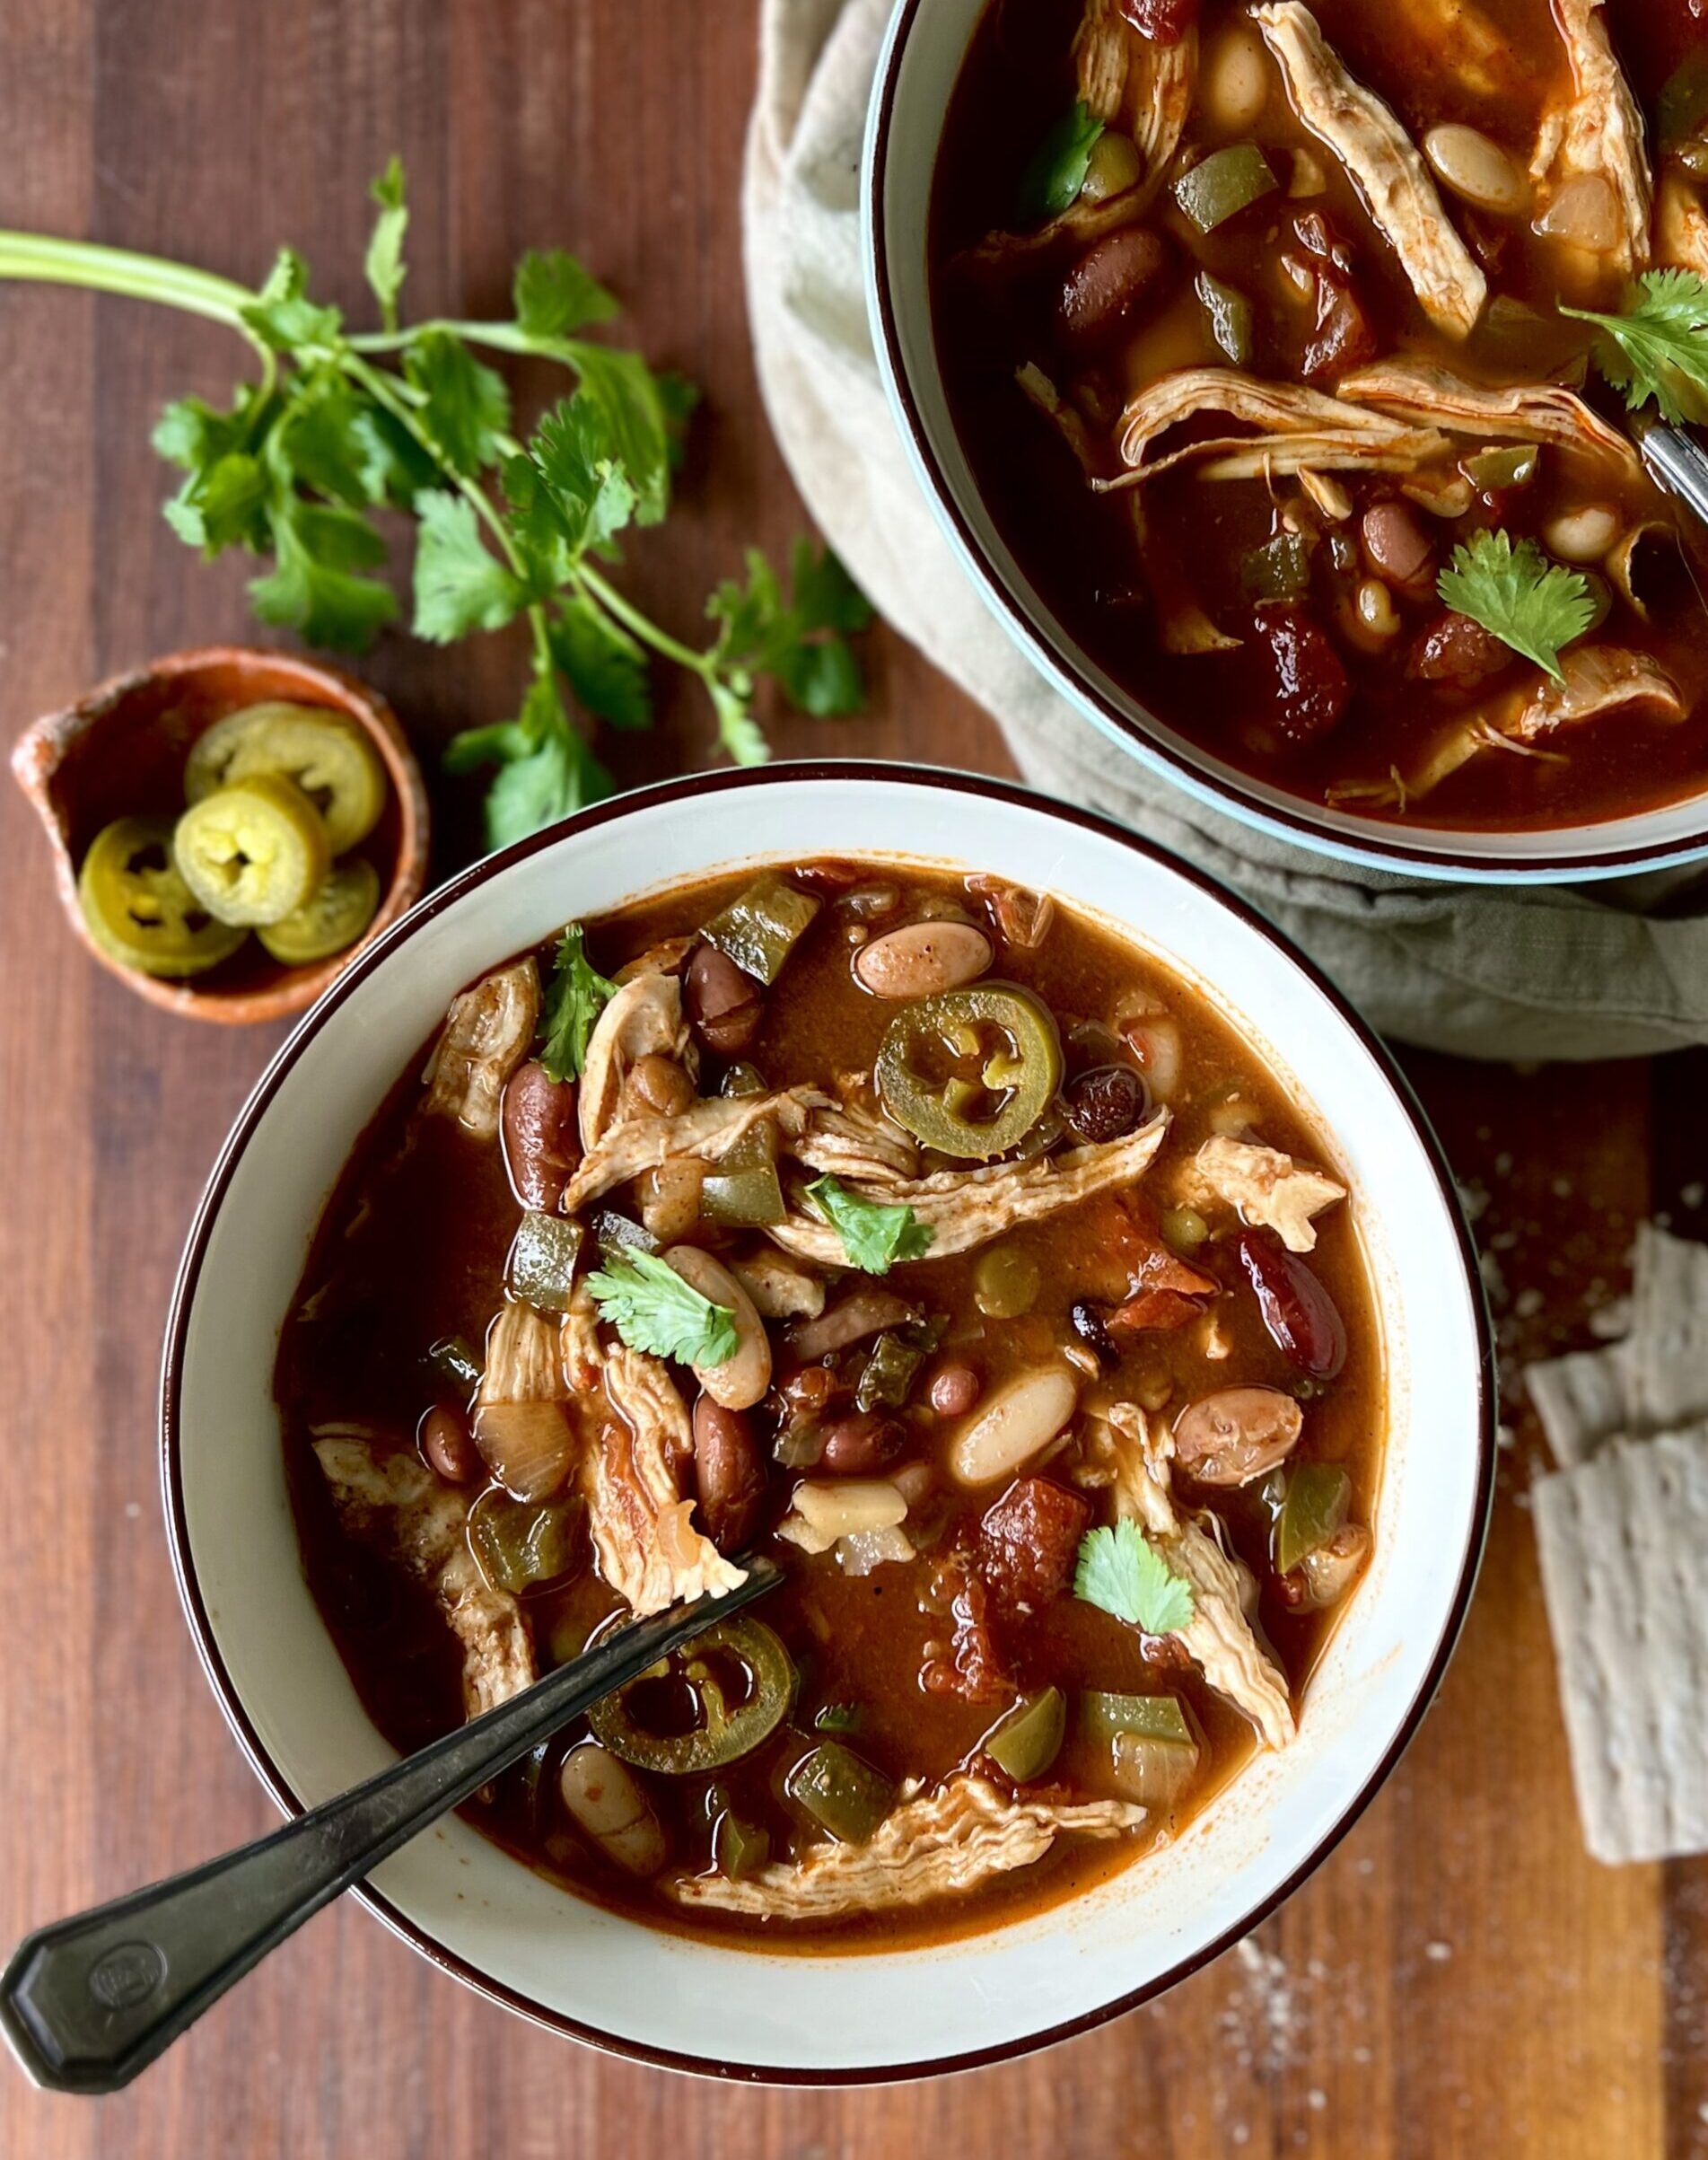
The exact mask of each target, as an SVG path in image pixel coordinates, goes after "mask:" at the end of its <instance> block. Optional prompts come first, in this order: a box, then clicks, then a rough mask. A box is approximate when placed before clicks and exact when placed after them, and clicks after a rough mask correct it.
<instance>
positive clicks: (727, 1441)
mask: <svg viewBox="0 0 1708 2160" xmlns="http://www.w3.org/2000/svg"><path fill="white" fill-rule="evenodd" d="M694 1478H695V1483H696V1488H697V1489H698V1493H699V1501H700V1520H701V1522H702V1523H704V1524H705V1534H706V1536H707V1537H708V1538H710V1539H711V1541H712V1542H713V1543H714V1545H715V1546H716V1547H717V1549H718V1550H719V1551H720V1552H735V1551H738V1550H740V1548H741V1547H742V1546H743V1545H745V1544H746V1543H747V1541H748V1540H749V1538H750V1537H751V1536H752V1535H753V1532H754V1530H755V1529H756V1528H757V1526H758V1517H759V1510H760V1507H761V1506H762V1505H763V1503H764V1500H765V1464H764V1462H762V1461H761V1460H760V1456H759V1451H758V1447H757V1446H756V1445H755V1444H754V1439H753V1428H752V1427H751V1425H750V1424H749V1421H748V1418H747V1416H746V1414H745V1413H744V1412H743V1411H741V1410H731V1409H725V1408H724V1406H723V1403H721V1402H715V1401H714V1400H713V1399H712V1397H711V1396H710V1395H702V1396H700V1397H699V1399H698V1400H697V1401H696V1403H695V1405H694Z"/></svg>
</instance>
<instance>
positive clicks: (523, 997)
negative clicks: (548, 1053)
mask: <svg viewBox="0 0 1708 2160" xmlns="http://www.w3.org/2000/svg"><path fill="white" fill-rule="evenodd" d="M538 1026H539V970H537V969H536V968H535V966H534V963H533V961H531V960H519V961H516V963H515V964H514V966H513V967H508V968H500V969H498V970H497V971H496V972H495V973H494V974H491V975H488V976H486V977H485V978H484V979H483V980H481V981H479V982H477V983H476V985H475V986H474V988H472V989H470V990H465V991H464V992H463V993H462V995H461V996H460V997H457V998H455V999H453V1000H452V1002H451V1010H450V1012H449V1013H448V1014H446V1015H445V1024H444V1028H443V1030H442V1032H441V1034H440V1037H439V1040H438V1041H437V1043H435V1044H434V1051H433V1055H432V1057H431V1058H428V1060H427V1067H426V1070H425V1072H424V1073H423V1074H422V1076H421V1077H422V1082H423V1084H424V1085H425V1088H426V1090H427V1095H426V1100H425V1102H424V1104H423V1105H422V1107H423V1109H424V1110H425V1111H426V1112H427V1114H428V1115H429V1116H432V1117H435V1118H454V1119H455V1120H456V1121H457V1123H458V1124H459V1125H460V1126H461V1127H462V1128H463V1130H464V1131H465V1132H467V1133H470V1134H472V1135H473V1137H475V1138H476V1139H477V1140H495V1139H496V1138H497V1137H498V1123H499V1117H500V1114H501V1112H502V1110H503V1106H504V1084H505V1083H506V1081H508V1079H509V1078H510V1076H511V1075H512V1073H513V1072H514V1071H515V1069H516V1067H518V1066H519V1065H520V1064H521V1061H522V1059H523V1058H525V1057H526V1056H527V1055H528V1052H529V1050H530V1048H531V1047H532V1044H533V1040H534V1030H535V1029H536V1028H537V1027H538Z"/></svg>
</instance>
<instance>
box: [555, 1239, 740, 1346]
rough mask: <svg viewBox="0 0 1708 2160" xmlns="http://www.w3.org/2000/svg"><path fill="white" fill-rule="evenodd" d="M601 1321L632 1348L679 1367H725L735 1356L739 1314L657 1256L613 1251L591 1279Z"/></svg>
mask: <svg viewBox="0 0 1708 2160" xmlns="http://www.w3.org/2000/svg"><path fill="white" fill-rule="evenodd" d="M587 1287H588V1289H589V1291H590V1292H591V1295H592V1299H593V1303H594V1304H596V1305H597V1306H598V1307H599V1310H600V1317H601V1318H602V1319H605V1320H608V1321H610V1323H611V1325H612V1326H613V1327H614V1328H615V1329H616V1330H617V1332H618V1334H619V1335H620V1336H621V1337H622V1339H623V1340H624V1341H625V1342H626V1344H627V1345H628V1347H629V1348H630V1349H631V1350H646V1351H650V1352H651V1354H652V1355H653V1357H673V1358H675V1359H676V1360H677V1362H678V1363H679V1364H680V1365H723V1364H726V1363H727V1362H728V1361H729V1359H731V1357H734V1356H735V1346H736V1326H735V1314H734V1313H731V1310H730V1308H729V1307H728V1306H727V1305H718V1304H713V1302H712V1300H711V1299H710V1298H709V1297H705V1296H702V1295H701V1294H700V1292H699V1291H697V1290H696V1288H695V1287H694V1286H693V1284H692V1283H689V1282H684V1281H683V1279H682V1278H681V1277H680V1276H679V1274H678V1273H677V1272H676V1270H675V1269H674V1268H672V1267H671V1266H670V1263H669V1261H668V1260H661V1259H660V1258H659V1256H658V1254H657V1253H656V1252H625V1253H613V1254H612V1255H611V1256H610V1258H609V1260H607V1262H606V1264H605V1266H604V1267H603V1268H601V1269H599V1270H598V1271H597V1272H596V1273H594V1274H592V1275H590V1276H589V1277H588V1278H587Z"/></svg>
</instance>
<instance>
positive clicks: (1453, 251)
mask: <svg viewBox="0 0 1708 2160" xmlns="http://www.w3.org/2000/svg"><path fill="white" fill-rule="evenodd" d="M1251 13H1252V20H1253V22H1256V23H1257V27H1258V29H1259V30H1260V31H1262V32H1263V37H1264V42H1265V43H1266V45H1267V46H1268V48H1269V49H1270V51H1271V52H1272V53H1273V54H1274V57H1275V59H1276V60H1277V62H1278V63H1279V64H1280V67H1281V71H1282V74H1283V76H1284V77H1285V78H1286V83H1287V91H1288V94H1289V95H1290V96H1291V98H1292V103H1293V110H1295V111H1296V112H1297V113H1298V115H1299V118H1300V119H1301V121H1302V122H1303V124H1304V126H1305V127H1308V128H1309V130H1310V132H1311V134H1312V135H1314V136H1316V137H1317V139H1318V142H1319V143H1321V144H1322V145H1324V146H1325V148H1327V149H1328V150H1331V151H1332V152H1333V153H1334V154H1335V155H1336V157H1337V158H1338V159H1339V160H1340V162H1341V163H1342V164H1343V165H1344V166H1345V169H1346V171H1348V172H1349V173H1350V174H1351V175H1352V177H1353V180H1355V181H1356V182H1357V185H1358V189H1359V191H1360V193H1361V194H1362V197H1363V198H1364V205H1365V207H1366V208H1367V209H1368V210H1369V212H1370V215H1371V222H1372V223H1373V224H1375V226H1376V227H1377V229H1378V231H1379V232H1380V233H1381V234H1382V235H1383V237H1384V238H1385V239H1386V240H1387V241H1388V244H1389V245H1390V246H1391V247H1392V249H1393V250H1394V252H1395V254H1396V255H1397V256H1398V258H1399V262H1400V268H1402V269H1403V270H1404V271H1405V273H1406V277H1407V278H1408V279H1409V280H1410V282H1411V286H1412V290H1413V291H1414V292H1415V294H1417V297H1418V301H1419V303H1420V304H1421V305H1422V307H1423V312H1424V313H1425V314H1426V315H1427V316H1428V317H1429V319H1430V320H1431V321H1432V323H1434V325H1435V327H1436V328H1437V329H1440V330H1441V331H1443V332H1444V333H1445V334H1446V335H1447V336H1448V337H1450V338H1468V337H1469V336H1470V334H1471V332H1472V330H1474V329H1476V320H1477V317H1478V316H1479V315H1481V313H1482V312H1483V306H1484V303H1485V301H1486V300H1487V298H1488V280H1487V279H1486V278H1485V277H1484V275H1483V273H1482V271H1481V270H1480V269H1479V268H1477V266H1476V261H1475V260H1474V259H1473V258H1472V256H1471V253H1470V250H1468V249H1467V247H1466V245H1465V242H1464V241H1462V240H1461V239H1460V238H1459V236H1458V233H1457V232H1456V231H1455V230H1454V228H1453V226H1452V224H1450V221H1449V219H1448V215H1447V212H1446V211H1445V209H1443V207H1442V206H1441V197H1440V195H1439V194H1438V193H1437V192H1436V188H1435V182H1434V181H1433V180H1432V179H1431V177H1430V172H1429V168H1428V166H1427V165H1425V164H1424V162H1423V159H1422V157H1421V156H1419V154H1418V153H1417V150H1416V148H1415V145H1414V144H1413V142H1412V139H1411V137H1410V136H1408V135H1407V134H1406V130H1405V129H1404V128H1403V127H1401V126H1400V124H1399V121H1398V120H1397V119H1396V118H1395V116H1394V113H1393V111H1392V110H1390V108H1389V107H1388V106H1387V105H1386V104H1384V103H1383V101H1381V99H1380V98H1379V97H1378V96H1377V95H1376V93H1375V92H1374V91H1372V90H1369V89H1367V88H1366V87H1365V86H1364V84H1363V83H1360V82H1358V81H1357V80H1356V79H1355V78H1354V77H1353V75H1349V74H1348V73H1347V70H1346V68H1345V65H1344V64H1343V63H1342V61H1341V60H1340V58H1339V57H1338V56H1337V55H1336V53H1335V52H1334V51H1333V49H1332V48H1330V47H1329V45H1328V44H1327V41H1326V40H1325V39H1324V37H1323V34H1322V31H1321V29H1320V28H1319V27H1318V22H1317V18H1316V17H1315V15H1313V14H1312V13H1311V12H1310V10H1309V8H1308V7H1306V6H1304V5H1303V4H1302V0H1269V4H1266V5H1263V6H1259V7H1255V8H1253V10H1252V11H1251Z"/></svg>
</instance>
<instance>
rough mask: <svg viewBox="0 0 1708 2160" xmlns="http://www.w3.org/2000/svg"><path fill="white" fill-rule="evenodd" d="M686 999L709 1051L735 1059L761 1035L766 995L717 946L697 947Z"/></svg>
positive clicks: (685, 986) (690, 964)
mask: <svg viewBox="0 0 1708 2160" xmlns="http://www.w3.org/2000/svg"><path fill="white" fill-rule="evenodd" d="M683 997H684V1000H685V1002H686V1003H687V1005H688V1018H689V1019H690V1020H691V1021H692V1022H693V1023H694V1027H695V1031H696V1033H697V1034H698V1036H699V1038H700V1040H701V1041H702V1042H704V1043H705V1047H706V1049H709V1050H710V1051H712V1052H713V1053H714V1056H716V1057H719V1058H736V1057H739V1056H740V1054H741V1052H742V1051H743V1050H744V1049H747V1048H748V1046H749V1044H750V1043H751V1042H752V1040H753V1038H754V1037H755V1035H757V1034H758V1032H759V1023H760V1021H761V1020H763V1019H764V1017H765V992H764V991H763V990H762V989H761V988H760V987H759V985H758V983H757V982H755V981H754V979H753V978H752V976H751V975H749V974H747V973H746V972H745V971H744V970H741V969H740V968H738V967H737V966H736V964H735V962H734V961H732V960H731V958H730V956H729V954H728V953H721V952H720V951H719V950H718V948H717V947H716V946H715V945H713V944H701V945H696V947H695V950H694V957H693V959H692V960H690V961H688V973H687V975H686V977H685V978H684V981H683Z"/></svg>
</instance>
